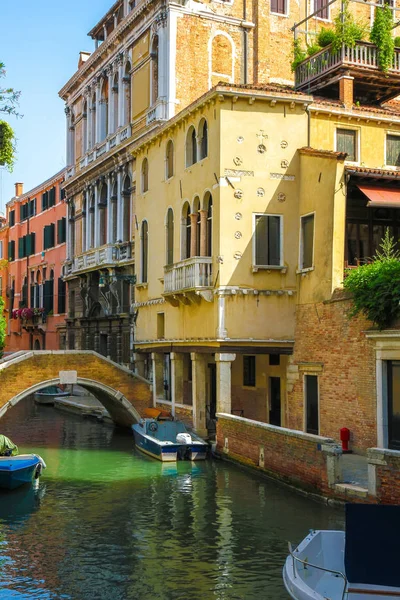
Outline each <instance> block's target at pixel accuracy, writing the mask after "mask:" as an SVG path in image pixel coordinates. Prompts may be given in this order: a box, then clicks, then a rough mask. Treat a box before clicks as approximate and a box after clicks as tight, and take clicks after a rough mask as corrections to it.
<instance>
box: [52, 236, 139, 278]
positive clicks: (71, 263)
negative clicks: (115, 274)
mask: <svg viewBox="0 0 400 600" xmlns="http://www.w3.org/2000/svg"><path fill="white" fill-rule="evenodd" d="M133 249H134V245H133V243H132V242H123V243H120V244H107V246H102V247H101V248H93V249H91V250H88V251H87V252H84V253H83V254H79V255H78V256H75V257H74V258H73V259H72V260H66V261H65V263H64V266H63V277H67V278H68V277H71V276H74V275H78V274H79V273H84V272H86V271H94V270H96V269H97V268H99V269H100V268H101V269H103V268H107V267H118V266H122V265H124V264H125V263H128V262H129V261H131V260H132V259H133Z"/></svg>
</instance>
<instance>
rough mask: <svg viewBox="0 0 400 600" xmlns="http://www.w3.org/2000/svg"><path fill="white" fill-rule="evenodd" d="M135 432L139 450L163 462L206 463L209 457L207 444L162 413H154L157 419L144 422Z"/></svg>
mask: <svg viewBox="0 0 400 600" xmlns="http://www.w3.org/2000/svg"><path fill="white" fill-rule="evenodd" d="M156 413H158V414H156ZM147 414H149V412H147ZM132 430H133V435H134V438H135V444H136V447H137V448H138V449H139V450H141V451H142V452H144V453H145V454H148V455H149V456H152V457H153V458H157V459H158V460H161V461H163V462H174V461H177V460H192V461H193V460H204V459H205V458H206V457H207V451H208V444H207V442H205V441H204V440H203V439H201V438H200V437H199V436H197V435H196V434H195V433H193V432H189V431H188V430H187V428H186V425H185V424H184V423H183V422H182V421H178V420H174V419H173V417H172V416H170V415H166V414H165V413H163V411H156V410H155V413H154V416H152V417H147V418H146V417H145V418H143V419H141V420H140V422H139V423H137V424H135V425H132Z"/></svg>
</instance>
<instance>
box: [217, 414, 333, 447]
mask: <svg viewBox="0 0 400 600" xmlns="http://www.w3.org/2000/svg"><path fill="white" fill-rule="evenodd" d="M216 416H217V419H224V420H226V421H233V422H234V423H240V424H242V425H248V426H250V427H254V428H256V429H262V430H264V431H270V432H273V433H278V434H279V435H287V436H289V437H294V438H299V439H301V440H305V441H307V442H313V443H314V444H321V449H322V445H323V444H324V445H325V444H326V445H331V444H335V445H336V443H335V441H334V440H333V439H332V438H326V437H322V436H319V435H313V434H312V433H304V432H303V431H298V430H297V429H287V428H286V427H278V426H276V425H270V424H269V423H262V422H261V421H253V420H252V419H246V418H245V417H238V416H236V415H230V414H228V413H217V415H216Z"/></svg>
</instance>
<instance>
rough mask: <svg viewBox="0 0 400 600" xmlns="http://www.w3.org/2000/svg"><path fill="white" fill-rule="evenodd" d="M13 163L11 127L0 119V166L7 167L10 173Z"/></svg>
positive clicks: (13, 144) (13, 146)
mask: <svg viewBox="0 0 400 600" xmlns="http://www.w3.org/2000/svg"><path fill="white" fill-rule="evenodd" d="M14 163H15V137H14V131H13V129H12V127H11V126H10V125H9V123H7V122H6V121H0V166H1V167H7V169H8V170H9V171H10V173H11V172H12V170H13V167H14Z"/></svg>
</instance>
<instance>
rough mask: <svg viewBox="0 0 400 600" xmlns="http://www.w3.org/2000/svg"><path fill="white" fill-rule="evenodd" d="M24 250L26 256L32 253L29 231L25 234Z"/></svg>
mask: <svg viewBox="0 0 400 600" xmlns="http://www.w3.org/2000/svg"><path fill="white" fill-rule="evenodd" d="M25 251H26V256H30V255H31V254H32V241H31V235H30V233H29V234H28V235H27V236H26V239H25Z"/></svg>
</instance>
